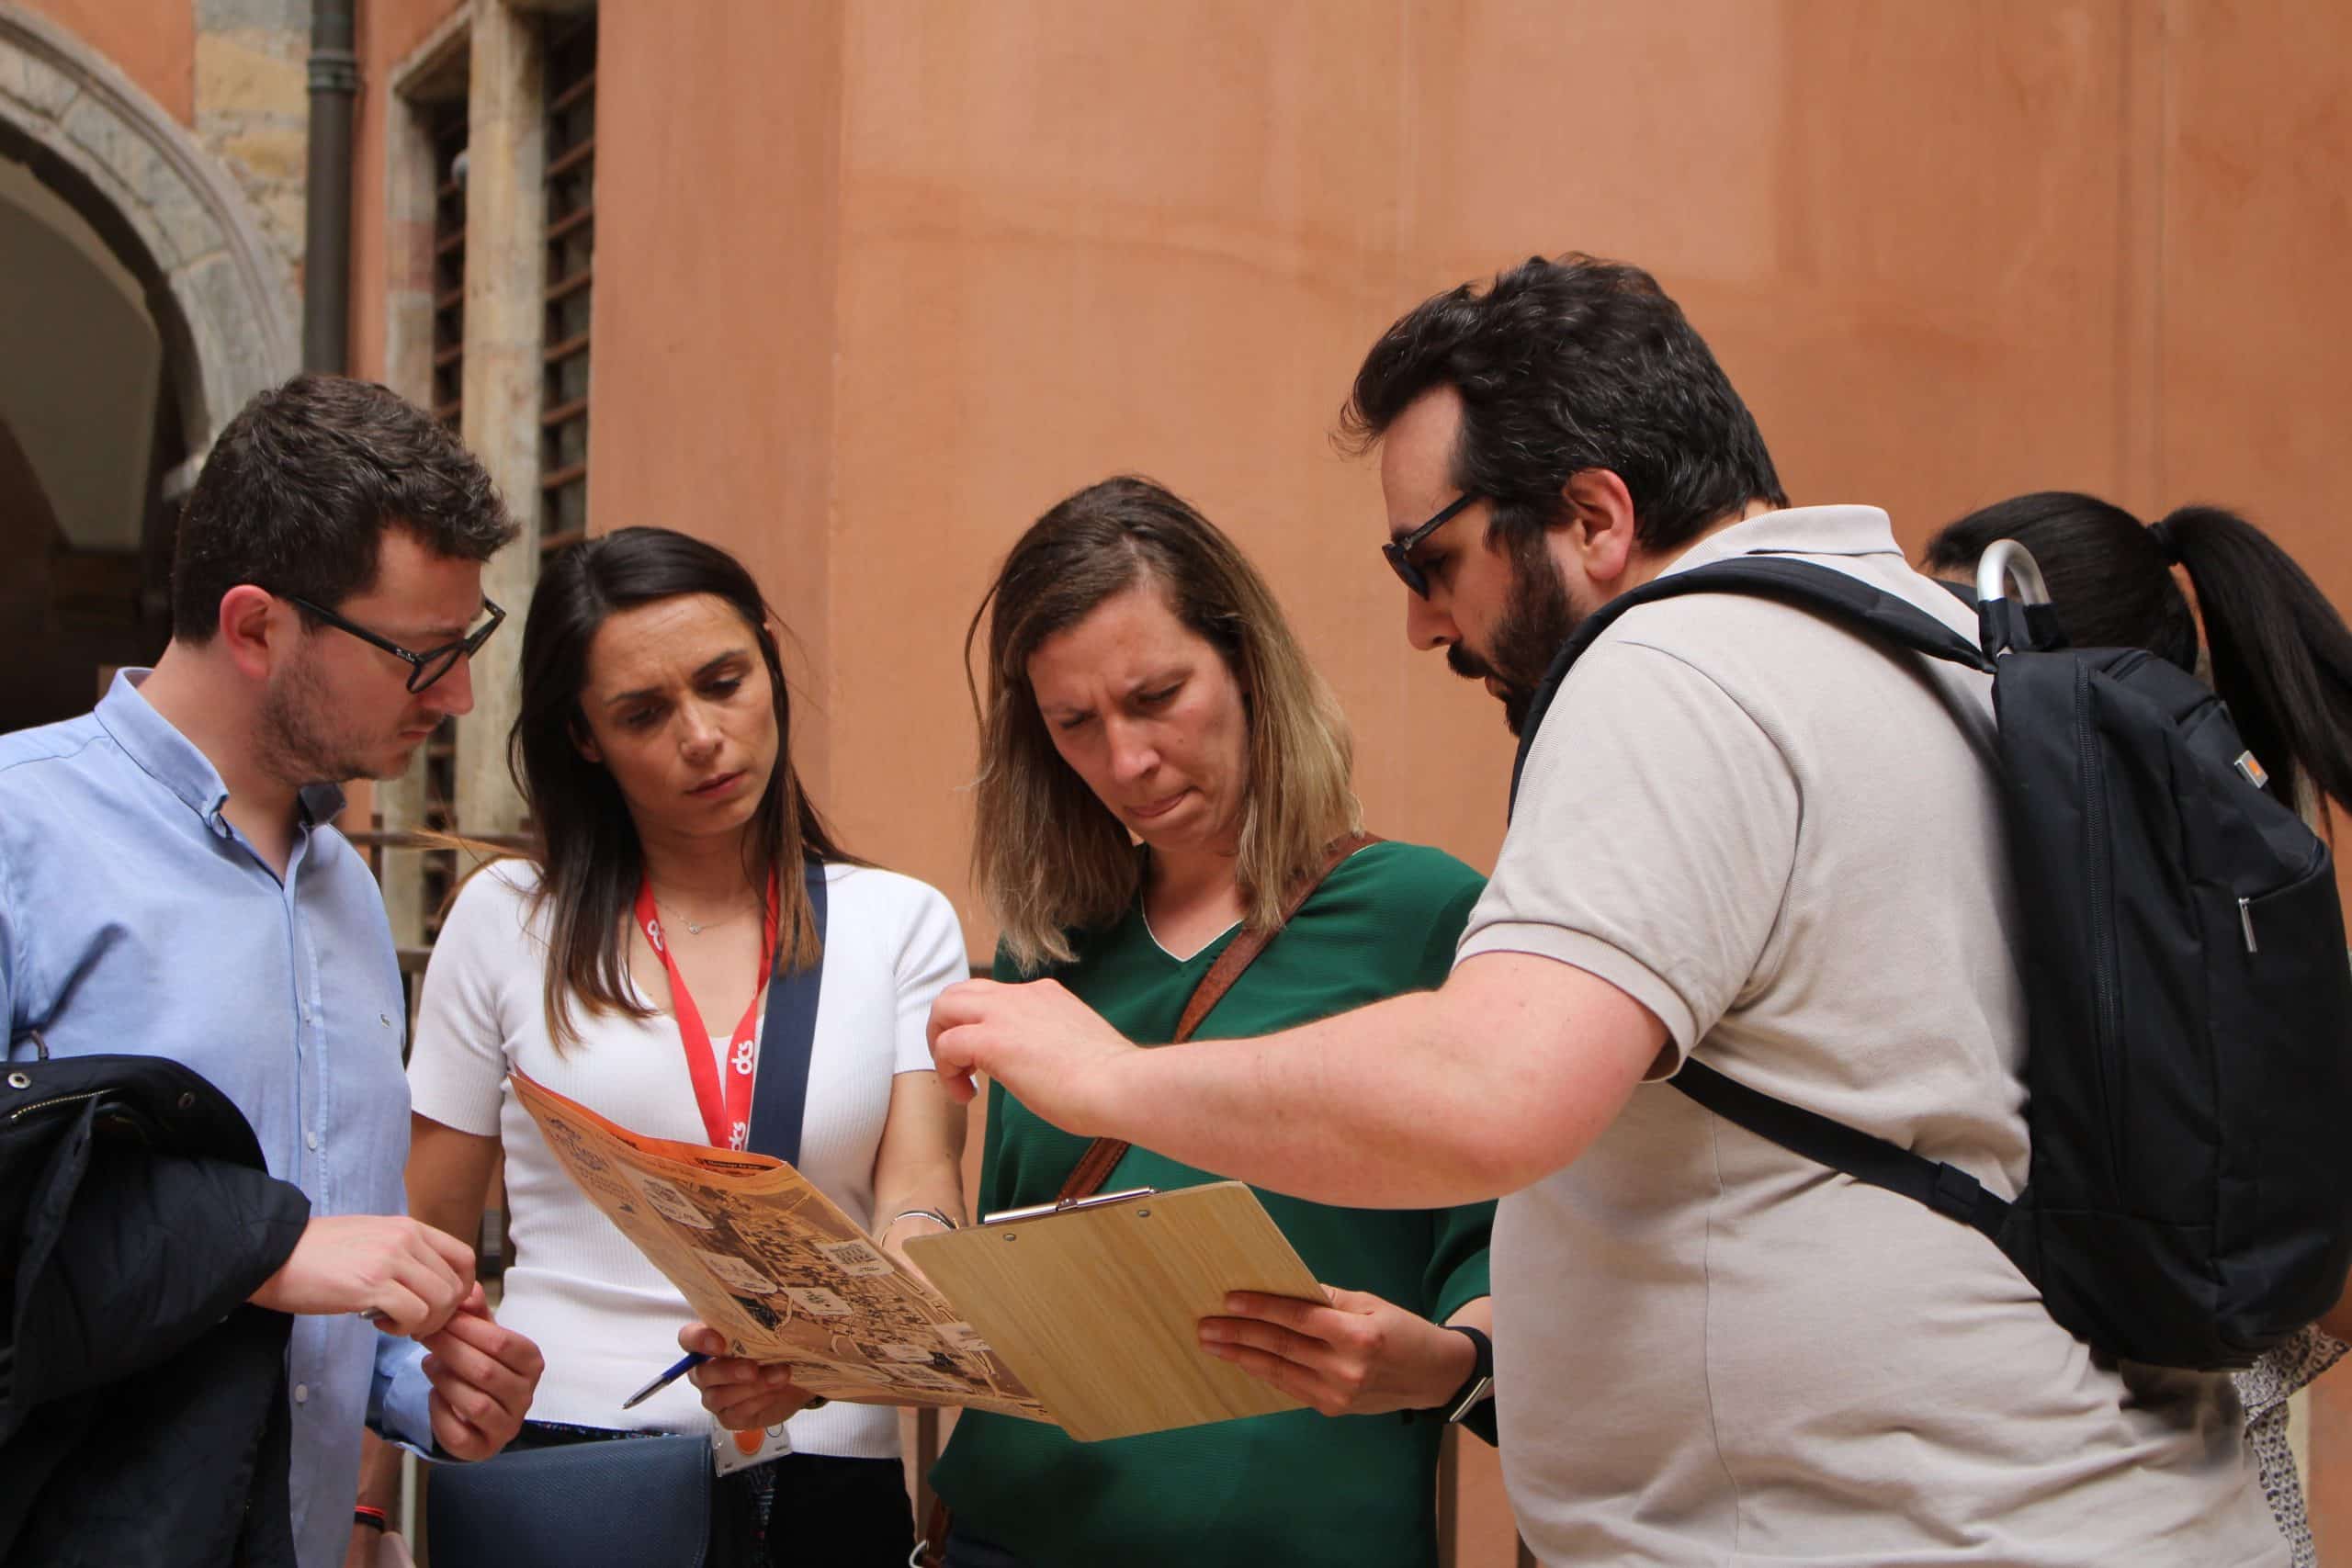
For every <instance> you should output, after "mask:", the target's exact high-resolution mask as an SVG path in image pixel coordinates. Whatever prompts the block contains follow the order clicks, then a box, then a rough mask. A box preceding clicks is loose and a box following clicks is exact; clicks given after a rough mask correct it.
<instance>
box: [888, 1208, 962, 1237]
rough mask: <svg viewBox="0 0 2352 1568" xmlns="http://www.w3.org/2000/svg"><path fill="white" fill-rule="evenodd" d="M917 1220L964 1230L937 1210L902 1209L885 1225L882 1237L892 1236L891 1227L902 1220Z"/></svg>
mask: <svg viewBox="0 0 2352 1568" xmlns="http://www.w3.org/2000/svg"><path fill="white" fill-rule="evenodd" d="M916 1219H922V1220H936V1221H938V1222H939V1224H942V1225H944V1226H945V1227H946V1228H947V1229H949V1230H951V1231H959V1230H962V1229H963V1228H964V1227H963V1226H961V1225H959V1224H956V1222H955V1221H954V1220H951V1219H949V1218H948V1217H947V1216H946V1215H945V1214H943V1213H940V1212H939V1211H938V1210H937V1209H901V1210H899V1212H898V1213H895V1214H893V1215H891V1216H890V1224H889V1225H884V1226H883V1227H882V1235H889V1234H890V1225H895V1224H898V1223H899V1221H900V1220H916ZM875 1239H876V1240H877V1241H878V1240H880V1239H881V1237H880V1236H877V1237H876V1238H875Z"/></svg>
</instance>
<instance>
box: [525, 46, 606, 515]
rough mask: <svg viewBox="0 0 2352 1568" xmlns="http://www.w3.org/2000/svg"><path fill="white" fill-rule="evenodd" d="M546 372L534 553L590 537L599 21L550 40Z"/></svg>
mask: <svg viewBox="0 0 2352 1568" xmlns="http://www.w3.org/2000/svg"><path fill="white" fill-rule="evenodd" d="M546 82H547V103H548V115H547V171H548V172H547V200H548V272H547V349H546V355H547V365H546V375H545V378H543V381H542V383H541V387H540V392H539V496H540V510H539V548H540V550H541V552H542V553H546V552H549V551H554V550H560V549H561V548H562V547H564V546H566V545H569V544H571V543H572V542H573V541H575V540H578V539H583V538H585V537H587V536H588V357H589V356H588V316H589V299H590V296H591V293H592V288H593V279H594V271H595V258H596V16H595V13H594V12H593V11H592V12H590V13H589V14H588V15H587V16H585V17H576V18H575V17H564V18H560V20H558V21H555V22H552V23H550V25H549V29H548V43H547V77H546Z"/></svg>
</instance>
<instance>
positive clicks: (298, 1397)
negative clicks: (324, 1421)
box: [294, 1382, 311, 1404]
mask: <svg viewBox="0 0 2352 1568" xmlns="http://www.w3.org/2000/svg"><path fill="white" fill-rule="evenodd" d="M294 1403H295V1404H310V1403H311V1385H310V1384H309V1383H306V1382H298V1383H296V1384H295V1385H294Z"/></svg>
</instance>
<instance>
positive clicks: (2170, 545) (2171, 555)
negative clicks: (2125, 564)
mask: <svg viewBox="0 0 2352 1568" xmlns="http://www.w3.org/2000/svg"><path fill="white" fill-rule="evenodd" d="M2148 539H2149V542H2150V543H2152V544H2154V546H2155V547H2156V553H2157V554H2158V555H2160V556H2162V557H2164V558H2165V565H2167V566H2178V565H2179V564H2180V546H2179V544H2178V543H2177V542H2176V541H2175V540H2174V538H2173V536H2172V519H2171V518H2169V517H2160V518H2158V519H2157V520H2156V521H2155V522H2154V523H2151V524H2149V525H2148Z"/></svg>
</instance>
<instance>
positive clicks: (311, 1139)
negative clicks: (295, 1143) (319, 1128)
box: [302, 1133, 319, 1149]
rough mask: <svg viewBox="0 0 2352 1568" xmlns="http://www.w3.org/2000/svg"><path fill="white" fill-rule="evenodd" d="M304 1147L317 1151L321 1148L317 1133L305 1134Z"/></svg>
mask: <svg viewBox="0 0 2352 1568" xmlns="http://www.w3.org/2000/svg"><path fill="white" fill-rule="evenodd" d="M302 1146H303V1147H305V1148H310V1149H315V1148H317V1147H318V1146H319V1135H318V1134H316V1133H305V1134H302Z"/></svg>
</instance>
